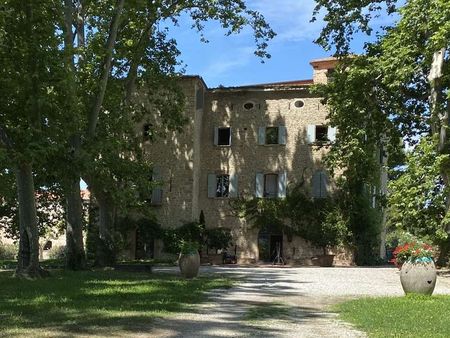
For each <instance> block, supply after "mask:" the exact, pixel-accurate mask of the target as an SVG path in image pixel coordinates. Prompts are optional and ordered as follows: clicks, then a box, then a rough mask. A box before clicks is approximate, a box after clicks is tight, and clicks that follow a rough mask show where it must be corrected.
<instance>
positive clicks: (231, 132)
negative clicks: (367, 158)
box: [142, 58, 336, 263]
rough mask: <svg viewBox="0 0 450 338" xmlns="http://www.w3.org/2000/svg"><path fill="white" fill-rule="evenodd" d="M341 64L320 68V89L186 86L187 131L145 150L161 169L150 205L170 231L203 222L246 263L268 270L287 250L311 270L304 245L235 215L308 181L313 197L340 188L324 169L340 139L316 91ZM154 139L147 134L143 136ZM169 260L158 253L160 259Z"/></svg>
mask: <svg viewBox="0 0 450 338" xmlns="http://www.w3.org/2000/svg"><path fill="white" fill-rule="evenodd" d="M335 65H336V60H335V59H333V58H326V59H319V60H313V61H312V62H311V66H312V68H313V79H311V80H301V81H290V82H280V83H268V84H258V85H250V86H240V87H219V88H208V87H207V85H206V84H205V82H204V81H203V80H202V78H201V77H199V76H184V77H183V78H182V80H181V84H182V88H183V91H184V94H185V95H186V108H185V114H186V116H187V117H188V119H189V123H188V124H187V125H186V126H185V127H184V132H183V133H177V132H173V133H171V134H170V136H169V137H167V138H165V139H163V140H161V141H158V142H157V143H150V142H144V149H145V151H146V152H147V153H149V154H151V155H150V156H151V158H152V160H153V161H154V164H155V172H154V177H153V179H155V180H159V181H161V182H162V185H161V188H160V189H155V190H154V192H153V195H152V204H153V206H154V210H155V213H156V215H157V218H158V220H159V222H160V223H161V224H162V226H163V227H177V226H180V225H181V224H184V223H187V222H190V221H194V220H198V219H199V215H200V212H201V211H203V212H204V215H205V219H206V225H207V227H223V228H229V229H231V230H232V234H233V248H230V251H234V252H235V253H236V256H237V258H238V262H240V263H246V262H256V261H264V260H266V261H270V260H271V259H272V258H273V252H274V250H275V248H276V246H280V247H281V249H282V253H283V258H284V259H285V260H287V261H291V262H298V263H307V262H308V260H309V259H310V258H311V257H312V256H314V255H316V254H321V253H322V250H321V249H319V248H314V247H312V246H311V245H310V244H309V243H308V242H306V241H305V240H303V239H302V238H299V237H295V236H293V237H292V236H290V237H289V238H288V237H287V236H286V235H285V234H283V233H281V232H279V231H277V230H274V229H270V227H269V228H268V229H264V230H259V229H255V228H254V227H253V226H252V224H248V222H247V221H246V220H245V219H241V218H238V217H236V216H234V215H233V213H232V212H231V209H230V205H229V201H230V199H233V198H236V197H237V196H256V197H261V198H283V197H285V196H286V191H287V190H288V189H289V187H290V186H292V185H294V184H295V183H297V182H299V180H300V179H301V177H302V175H303V176H304V177H305V178H306V182H307V185H308V186H309V189H308V190H309V191H310V193H311V194H312V195H313V196H314V197H316V198H320V197H324V196H326V194H327V193H328V191H329V189H330V185H331V184H332V181H331V180H329V179H328V177H327V174H326V172H325V171H324V168H323V166H322V163H321V159H322V157H323V155H324V153H325V152H326V151H327V147H318V146H317V142H318V141H319V142H320V143H322V144H323V143H324V142H325V143H327V142H332V141H333V140H334V138H335V132H336V131H335V129H334V128H331V127H328V126H326V116H327V109H326V107H325V106H324V105H323V104H322V103H321V98H320V97H317V96H315V95H313V94H312V93H311V92H310V87H311V85H313V84H315V83H324V82H326V81H327V80H328V78H329V77H330V75H331V74H332V71H333V68H334V67H335ZM142 128H143V130H148V125H143V126H142ZM162 251H163V248H162V244H161V243H157V244H156V245H155V256H156V257H157V256H158V255H159V254H160V253H161V252H162Z"/></svg>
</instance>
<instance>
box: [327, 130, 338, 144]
mask: <svg viewBox="0 0 450 338" xmlns="http://www.w3.org/2000/svg"><path fill="white" fill-rule="evenodd" d="M327 137H328V140H329V141H330V142H334V141H336V127H328V132H327Z"/></svg>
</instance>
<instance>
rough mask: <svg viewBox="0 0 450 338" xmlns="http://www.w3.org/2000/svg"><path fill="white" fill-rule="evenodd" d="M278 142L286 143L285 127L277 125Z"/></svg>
mask: <svg viewBox="0 0 450 338" xmlns="http://www.w3.org/2000/svg"><path fill="white" fill-rule="evenodd" d="M278 144H286V127H285V126H279V127H278Z"/></svg>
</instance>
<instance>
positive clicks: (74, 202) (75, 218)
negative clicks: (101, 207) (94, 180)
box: [66, 178, 86, 270]
mask: <svg viewBox="0 0 450 338" xmlns="http://www.w3.org/2000/svg"><path fill="white" fill-rule="evenodd" d="M66 201H67V221H66V222H67V224H66V249H67V259H66V267H67V268H68V269H71V270H82V269H85V268H86V255H85V252H84V243H83V209H82V203H83V201H82V199H81V191H80V179H79V178H75V179H73V180H72V182H71V183H70V187H68V189H67V190H66Z"/></svg>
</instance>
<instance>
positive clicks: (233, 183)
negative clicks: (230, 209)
mask: <svg viewBox="0 0 450 338" xmlns="http://www.w3.org/2000/svg"><path fill="white" fill-rule="evenodd" d="M229 194H230V197H231V198H236V197H238V196H239V191H238V176H237V175H236V174H232V175H230V186H229Z"/></svg>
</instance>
